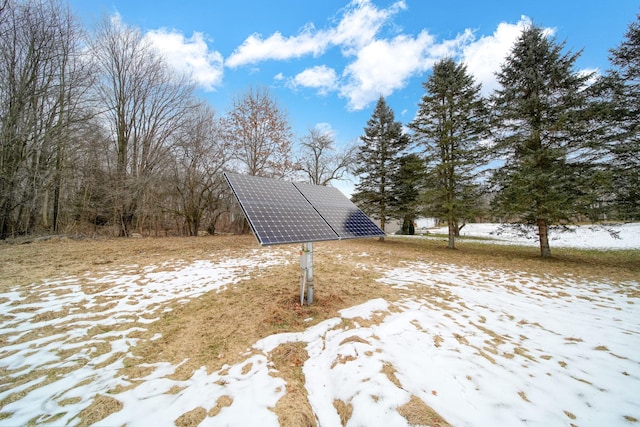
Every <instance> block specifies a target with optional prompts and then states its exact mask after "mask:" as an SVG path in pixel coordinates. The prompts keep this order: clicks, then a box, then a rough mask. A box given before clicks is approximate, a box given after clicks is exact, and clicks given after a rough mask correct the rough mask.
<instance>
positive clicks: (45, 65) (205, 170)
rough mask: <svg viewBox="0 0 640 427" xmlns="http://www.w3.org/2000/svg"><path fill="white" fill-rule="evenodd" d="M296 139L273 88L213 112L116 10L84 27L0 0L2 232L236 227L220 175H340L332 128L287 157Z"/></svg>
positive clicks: (42, 5)
mask: <svg viewBox="0 0 640 427" xmlns="http://www.w3.org/2000/svg"><path fill="white" fill-rule="evenodd" d="M292 139H293V135H292V134H291V130H290V127H289V124H288V122H287V117H286V115H285V114H284V111H283V109H282V108H280V107H279V105H278V103H277V102H276V100H275V99H274V98H273V97H272V96H271V94H270V93H269V92H268V90H266V89H261V88H251V89H249V90H248V91H247V92H246V93H244V94H242V95H241V96H239V97H238V98H237V99H235V100H234V102H233V106H232V107H231V109H230V111H228V112H227V113H226V114H225V115H224V116H221V115H218V114H216V112H215V111H214V109H213V108H212V107H211V106H209V105H208V104H207V103H206V102H203V101H202V100H200V99H198V98H197V97H196V96H195V94H194V86H193V84H192V83H191V81H190V80H189V78H188V76H183V75H179V74H177V73H175V71H174V70H172V69H170V68H169V66H168V65H167V63H166V61H165V60H164V58H163V57H162V56H161V55H160V54H159V53H158V52H157V51H155V50H154V49H153V47H152V46H151V45H150V43H149V42H148V41H147V40H145V38H144V37H143V34H141V32H140V31H139V29H137V28H132V27H129V26H127V25H125V24H124V23H122V22H120V21H119V19H118V18H117V17H105V18H104V20H103V21H102V22H101V23H100V24H99V25H97V26H96V28H95V29H94V31H92V32H91V34H89V33H88V32H87V31H85V29H84V28H82V27H81V26H80V25H79V24H78V22H77V21H76V19H75V18H74V17H73V14H72V12H71V11H70V10H69V8H68V6H66V5H65V4H63V3H62V2H59V1H55V0H26V1H17V0H0V240H2V239H7V238H9V237H16V236H22V235H29V234H42V233H70V234H74V233H76V234H85V235H86V234H90V235H91V234H96V233H97V234H111V235H119V236H128V235H131V234H132V233H142V234H152V235H166V234H173V235H175V234H179V235H184V234H188V235H197V234H198V233H199V232H202V231H205V230H206V231H208V232H209V233H214V232H216V231H234V230H237V229H238V228H240V229H241V227H242V226H243V217H242V216H241V215H238V214H236V211H235V210H234V207H235V205H233V203H232V197H231V195H230V194H229V190H228V188H227V185H226V183H225V182H224V178H223V176H222V172H223V171H224V170H239V171H242V172H243V173H248V174H252V175H266V176H277V177H284V176H288V175H290V174H291V173H292V172H293V171H296V172H297V173H298V174H300V173H302V174H304V175H306V176H307V177H308V178H309V179H310V180H311V181H312V182H316V181H317V182H319V183H326V182H328V181H330V180H331V179H334V178H337V177H339V176H341V174H343V173H344V171H345V170H346V167H347V165H348V163H349V162H348V160H349V158H350V157H349V156H350V153H349V151H345V152H336V150H335V149H334V147H333V140H332V139H331V137H330V136H328V135H324V134H321V133H319V132H317V131H316V130H311V131H310V133H309V135H307V136H305V137H304V138H302V141H301V144H300V149H299V150H297V151H296V152H295V153H294V151H293V146H292ZM311 154H312V155H313V156H311ZM309 158H313V159H315V161H314V162H309V161H307V160H308V159H309ZM303 160H304V161H303Z"/></svg>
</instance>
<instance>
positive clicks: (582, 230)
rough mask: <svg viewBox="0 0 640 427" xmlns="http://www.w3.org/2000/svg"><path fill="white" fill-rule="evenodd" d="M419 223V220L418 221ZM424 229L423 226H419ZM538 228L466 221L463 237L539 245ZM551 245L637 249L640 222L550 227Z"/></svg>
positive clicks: (433, 230) (441, 230)
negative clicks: (522, 229) (523, 230)
mask: <svg viewBox="0 0 640 427" xmlns="http://www.w3.org/2000/svg"><path fill="white" fill-rule="evenodd" d="M418 226H420V223H418ZM419 231H424V230H419ZM428 231H429V232H430V233H437V234H447V232H448V231H447V228H446V227H440V228H430V229H428ZM536 233H537V230H533V229H532V230H530V233H529V235H523V234H522V233H518V231H517V230H515V229H513V228H511V229H510V228H508V227H501V226H500V224H466V225H465V226H464V227H463V228H462V230H461V231H460V237H461V238H462V239H464V238H465V237H483V238H487V239H492V240H493V242H492V243H502V244H518V245H532V246H538V245H539V242H538V240H537V237H538V236H537V234H536ZM549 245H550V246H551V249H552V250H553V248H554V247H557V248H558V247H574V248H582V249H637V248H640V223H632V224H619V225H610V226H607V227H603V226H600V225H594V226H588V225H582V226H568V227H566V229H551V230H550V232H549Z"/></svg>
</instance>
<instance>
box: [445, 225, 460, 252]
mask: <svg viewBox="0 0 640 427" xmlns="http://www.w3.org/2000/svg"><path fill="white" fill-rule="evenodd" d="M447 225H448V226H449V243H448V244H447V248H449V249H455V248H456V233H457V231H458V226H457V224H456V222H455V221H454V220H453V218H449V219H448V220H447Z"/></svg>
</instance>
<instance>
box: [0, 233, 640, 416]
mask: <svg viewBox="0 0 640 427" xmlns="http://www.w3.org/2000/svg"><path fill="white" fill-rule="evenodd" d="M292 248H293V256H292V259H291V262H290V264H289V265H283V266H276V267H269V268H266V269H263V270H260V271H259V272H258V273H256V274H254V275H253V277H252V278H251V279H250V280H249V281H246V282H244V283H242V284H241V285H238V286H231V287H229V288H228V289H226V290H224V291H223V292H219V293H218V292H209V293H207V294H205V295H203V296H201V297H199V298H196V299H193V300H191V301H190V302H188V303H175V304H173V305H172V306H171V308H172V311H170V312H165V313H163V314H162V315H161V318H160V320H159V321H156V322H153V323H150V324H148V325H145V328H147V329H148V331H147V332H146V333H144V334H143V335H142V336H141V338H148V337H151V336H153V335H154V334H157V333H159V334H161V335H162V337H161V338H160V339H158V340H156V341H150V340H149V339H141V340H140V342H139V343H138V345H137V346H135V347H133V348H132V352H133V354H134V356H136V357H138V359H135V360H136V361H135V362H131V363H129V364H126V365H127V366H126V367H125V368H124V371H123V372H121V373H120V374H121V375H125V376H128V377H130V378H140V376H141V371H140V370H141V369H143V368H140V366H138V365H140V364H142V363H155V362H171V363H174V364H178V363H181V362H183V361H185V360H187V362H186V363H182V365H180V367H179V368H178V370H177V371H176V373H175V374H174V376H173V377H174V378H175V379H188V378H190V377H191V375H192V374H193V372H194V371H195V370H196V369H198V368H200V367H201V366H206V368H207V370H208V371H209V372H213V371H215V370H217V369H220V368H221V367H222V366H223V365H224V364H234V363H238V362H240V361H242V360H243V358H244V357H245V356H243V353H244V352H245V351H246V350H247V349H249V348H250V347H251V346H252V344H254V343H255V342H256V341H257V340H259V339H260V338H263V337H266V336H268V335H270V334H273V333H278V332H297V331H302V330H304V329H305V328H307V327H309V326H312V325H315V324H317V323H319V322H321V321H323V320H326V319H328V318H332V317H335V316H337V315H338V311H339V310H341V309H344V308H348V307H352V306H354V305H357V304H360V303H363V302H365V301H367V300H370V299H372V298H379V297H382V298H386V299H388V300H397V299H399V298H401V297H402V296H403V295H406V291H401V290H398V289H395V288H392V287H389V286H383V285H380V284H379V283H378V282H376V281H375V279H376V278H377V277H379V274H378V273H377V272H376V269H377V268H384V269H388V268H392V267H396V266H401V265H403V263H404V262H413V261H427V262H434V263H443V264H450V265H451V264H452V265H459V266H461V267H463V266H470V267H472V268H474V269H478V270H486V269H501V270H507V271H519V272H524V273H530V274H549V275H550V276H560V277H565V276H571V277H573V278H584V279H586V280H603V281H614V282H628V281H634V280H638V277H639V274H640V251H615V252H596V251H575V250H559V249H556V250H554V257H553V258H552V259H541V258H540V257H539V255H538V251H537V249H536V248H524V247H513V246H497V245H486V244H480V243H461V244H458V249H457V250H448V249H446V243H445V242H442V241H438V240H426V239H401V238H387V239H386V240H385V241H384V242H380V241H378V240H372V239H364V240H350V241H341V242H322V243H316V244H315V249H314V250H315V254H314V258H315V259H314V264H315V265H314V270H315V271H314V273H315V303H314V304H313V305H312V306H310V307H307V306H305V307H301V306H300V305H299V290H298V259H297V249H298V247H297V245H293V246H292ZM253 249H258V250H260V249H259V247H258V245H257V244H256V243H255V240H254V239H253V237H252V236H240V237H239V236H214V237H199V238H144V239H111V240H82V241H72V240H51V241H46V242H36V243H31V244H23V245H15V244H14V245H9V244H0V271H1V272H2V274H0V291H2V292H4V291H7V290H8V289H10V288H15V287H18V288H19V287H20V286H23V285H28V284H30V283H34V282H40V281H43V280H44V279H47V278H60V277H64V276H70V275H73V276H82V275H83V274H85V273H91V274H92V275H93V276H98V275H100V274H102V273H106V272H108V271H110V270H112V269H116V268H117V267H120V266H123V265H129V266H130V265H138V266H146V265H150V264H155V265H160V264H161V263H162V262H166V261H177V260H184V261H187V262H188V261H193V260H202V259H205V260H215V259H219V258H222V257H227V256H231V257H233V256H242V255H245V254H247V253H248V251H250V250H253ZM364 254H366V256H365V255H364ZM423 291H424V292H428V290H426V291H425V290H421V292H423ZM89 292H90V290H89V289H87V293H89ZM621 292H626V293H629V294H630V295H636V296H637V293H638V292H639V290H638V289H637V288H635V287H628V288H623V290H621ZM434 296H435V297H439V298H441V299H442V300H443V301H446V297H447V296H446V295H434ZM445 303H446V304H448V303H449V302H448V301H447V302H443V304H445ZM51 315H52V316H56V315H60V313H52V314H51ZM309 319H311V320H309ZM372 321H374V322H375V321H376V320H375V319H373V320H372ZM27 338H28V336H25V339H27ZM495 338H496V339H497V340H499V339H500V337H498V336H496V337H495ZM460 339H464V337H460ZM434 340H435V341H436V342H435V344H436V346H437V345H438V342H437V340H438V337H437V336H436V337H435V338H434ZM1 341H2V338H1V337H0V344H1V343H2V342H1ZM488 350H490V349H489V348H488ZM270 356H271V359H272V361H273V363H274V364H275V366H276V368H277V369H278V371H279V375H280V376H282V378H283V379H284V380H285V381H286V382H287V390H286V391H287V393H286V394H285V396H284V397H283V398H282V399H280V401H279V402H278V405H277V407H276V408H274V411H275V412H276V414H277V415H278V418H279V420H280V423H281V424H282V425H291V426H294V425H295V426H315V425H316V420H315V417H314V414H313V411H312V409H311V407H310V405H309V403H308V400H307V395H306V389H305V387H304V375H303V373H302V364H303V363H304V361H305V360H306V359H307V354H306V351H305V350H304V348H303V346H302V345H300V344H299V343H298V344H287V345H281V346H279V347H277V348H276V349H275V350H274V351H273V352H272V354H271V355H270ZM486 357H490V356H488V355H487V356H486ZM389 369H390V370H389V371H388V372H386V373H387V374H388V375H389V377H390V380H392V381H393V380H394V378H395V376H394V373H393V370H392V368H389ZM0 375H2V373H0ZM24 381H26V379H25V380H24ZM230 404H231V402H228V401H220V402H218V404H217V406H216V407H215V408H212V409H211V410H210V411H209V412H210V413H211V412H212V411H213V412H216V411H220V410H221V409H222V408H223V407H224V406H229V405H230ZM334 406H336V408H337V410H338V412H339V415H340V417H341V420H342V423H343V425H344V424H346V422H347V421H348V420H349V418H350V416H351V410H352V408H350V404H348V403H345V402H341V401H337V402H334ZM120 407H121V404H120V402H118V401H117V400H116V399H113V398H111V397H107V396H102V395H99V396H95V397H94V399H93V404H92V405H91V406H90V407H89V408H87V409H86V410H85V411H83V412H82V413H81V414H79V419H80V420H81V424H82V425H87V424H91V423H93V422H97V421H99V420H101V419H103V418H104V417H106V416H107V415H109V414H110V413H112V412H114V411H117V410H119V408H120ZM216 408H217V410H216ZM203 411H204V412H203ZM399 412H400V413H401V414H402V415H403V416H404V417H405V418H407V420H408V421H409V423H410V424H420V425H436V426H444V425H447V424H446V422H445V421H444V420H442V418H441V417H439V416H438V414H436V413H435V412H434V411H433V410H432V409H431V408H429V407H428V406H427V405H426V404H424V402H422V401H421V400H420V399H418V398H417V397H415V396H413V397H412V398H411V400H410V402H409V403H408V404H407V405H404V406H403V407H401V408H399ZM205 416H206V410H205V409H204V408H196V409H195V410H193V411H191V412H189V413H186V414H184V415H183V416H182V417H180V418H179V419H177V420H174V421H175V423H176V425H184V426H187V425H197V423H199V422H200V421H201V420H202V419H203V418H204V417H205Z"/></svg>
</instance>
